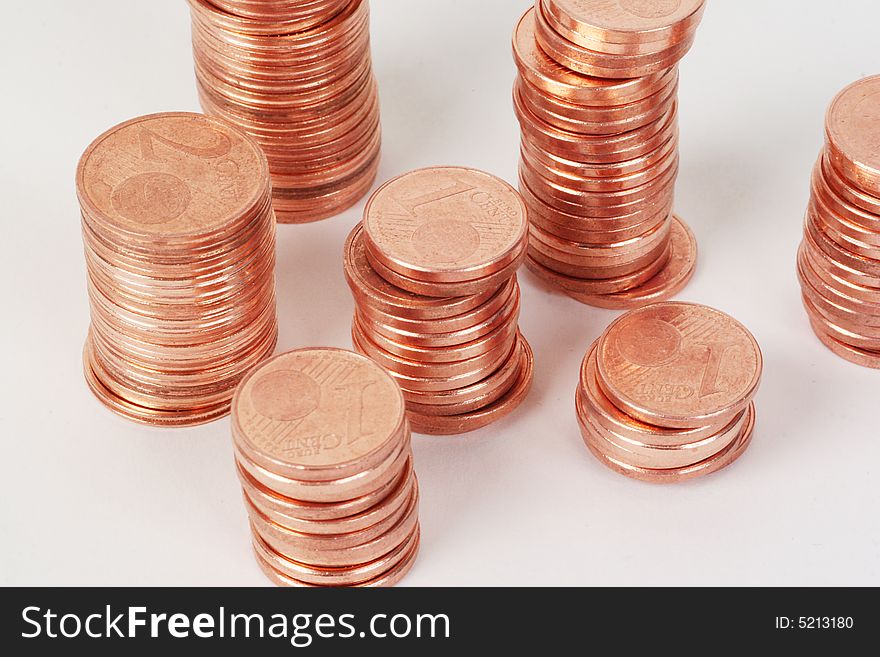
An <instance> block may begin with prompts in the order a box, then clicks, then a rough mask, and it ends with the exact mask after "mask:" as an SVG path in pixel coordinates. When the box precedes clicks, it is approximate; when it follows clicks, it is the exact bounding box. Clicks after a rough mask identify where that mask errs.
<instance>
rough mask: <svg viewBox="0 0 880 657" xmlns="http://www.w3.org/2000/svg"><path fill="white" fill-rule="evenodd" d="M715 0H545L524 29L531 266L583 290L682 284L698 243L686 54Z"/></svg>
mask: <svg viewBox="0 0 880 657" xmlns="http://www.w3.org/2000/svg"><path fill="white" fill-rule="evenodd" d="M703 8H704V0H681V1H680V2H679V1H677V0H676V1H666V0H620V1H618V2H583V1H581V0H538V2H537V3H536V5H535V7H533V8H532V9H529V10H528V11H527V12H526V14H525V15H524V16H523V17H522V19H521V20H520V22H519V24H518V25H517V28H516V30H515V32H514V36H513V51H514V57H515V59H516V64H517V68H518V70H519V76H518V78H517V81H516V85H515V89H514V106H515V109H516V114H517V117H518V119H519V122H520V126H521V130H522V144H521V160H520V191H521V192H522V194H523V197H524V198H525V201H526V203H527V205H528V207H529V220H530V221H531V224H532V230H531V232H530V242H531V244H530V248H529V257H528V259H527V261H526V264H527V266H528V267H529V269H530V270H532V271H533V272H534V273H535V274H536V275H538V276H539V277H541V278H542V279H544V280H545V281H546V282H548V283H550V284H551V285H553V286H555V287H558V288H560V289H561V290H563V291H564V292H565V293H566V294H568V295H569V296H571V297H573V298H575V299H577V300H578V301H581V302H582V303H586V304H590V305H593V306H599V307H603V308H612V309H626V308H634V307H637V306H640V305H644V304H645V303H648V302H652V301H660V300H663V299H666V298H669V297H671V296H673V295H675V294H677V293H678V292H679V291H680V290H681V289H682V288H683V287H684V286H685V285H686V284H687V282H688V281H689V280H690V278H691V276H692V275H693V272H694V269H695V266H696V258H697V247H696V240H695V238H694V236H693V234H692V233H691V231H690V229H689V228H688V226H687V225H686V224H685V223H684V222H683V221H682V220H681V219H680V218H678V217H676V216H674V215H673V214H672V205H673V194H674V188H675V180H676V177H677V175H678V164H679V156H678V121H677V116H678V113H677V91H678V66H677V64H678V61H679V60H680V59H681V58H682V57H683V56H684V55H685V54H686V53H687V51H688V50H689V49H690V47H691V45H692V43H693V40H694V36H695V32H696V29H697V26H698V24H699V22H700V18H701V17H702V13H703Z"/></svg>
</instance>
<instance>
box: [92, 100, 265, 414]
mask: <svg viewBox="0 0 880 657" xmlns="http://www.w3.org/2000/svg"><path fill="white" fill-rule="evenodd" d="M76 186H77V195H78V197H79V202H80V206H81V209H82V229H83V242H84V244H85V255H86V266H87V273H88V290H89V302H90V305H91V319H92V325H91V329H90V331H89V337H88V340H87V342H86V348H85V375H86V379H87V381H88V384H89V386H90V387H91V389H92V391H93V392H94V393H95V394H96V395H97V396H98V397H99V399H100V400H101V401H102V402H104V403H105V404H106V405H107V406H109V407H110V408H111V409H112V410H114V411H116V412H117V413H119V414H121V415H123V416H125V417H128V418H130V419H133V420H137V421H141V422H146V423H150V424H161V425H185V424H195V423H198V422H205V421H208V420H211V419H214V418H216V417H219V416H221V415H224V414H226V413H227V412H228V410H229V402H230V399H231V398H232V393H233V390H234V388H235V386H236V385H237V384H238V382H239V381H240V380H241V378H242V377H243V376H244V374H245V373H246V372H247V371H248V370H249V369H250V368H251V367H253V366H254V365H256V364H257V363H259V362H260V361H262V360H263V359H264V358H266V357H267V356H269V355H270V354H271V353H272V351H273V350H274V347H275V340H276V335H277V320H276V309H275V272H274V267H275V217H274V215H273V213H272V204H271V189H270V185H269V173H268V168H267V164H266V159H265V157H264V156H263V154H262V152H261V151H260V149H259V146H257V144H255V143H254V142H253V141H252V140H251V139H250V138H248V137H247V136H245V135H244V134H242V133H240V132H239V131H237V130H235V129H233V128H232V127H231V126H229V125H227V124H225V123H224V122H222V121H219V120H217V119H212V118H209V117H206V116H203V115H199V114H186V113H168V114H156V115H152V116H145V117H142V118H139V119H134V120H132V121H128V122H127V123H123V124H121V125H119V126H116V127H115V128H112V129H111V130H109V131H107V132H106V133H104V134H103V135H102V136H100V137H99V138H98V139H96V140H95V141H94V142H93V143H92V145H91V146H89V148H88V149H87V150H86V152H85V154H84V155H83V156H82V159H81V160H80V163H79V167H78V169H77V176H76Z"/></svg>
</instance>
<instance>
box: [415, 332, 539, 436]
mask: <svg viewBox="0 0 880 657" xmlns="http://www.w3.org/2000/svg"><path fill="white" fill-rule="evenodd" d="M520 345H521V350H520V353H521V356H520V359H519V368H518V376H517V378H516V380H515V382H514V383H513V385H512V386H511V387H510V388H509V389H508V390H507V392H506V393H505V394H504V395H503V396H502V397H500V398H499V399H497V400H495V401H493V402H492V403H491V404H489V405H488V406H483V407H482V408H480V409H479V410H475V411H470V412H465V413H460V414H457V415H422V414H421V413H419V412H418V411H417V410H415V409H414V408H413V407H412V406H410V409H409V411H408V415H409V418H410V423H411V424H412V426H413V431H416V432H417V433H422V434H429V435H431V434H433V435H442V436H451V435H456V434H461V433H467V432H470V431H476V430H477V429H480V428H483V427H486V426H488V425H490V424H492V423H494V422H497V421H498V420H500V419H501V418H503V417H506V416H507V415H509V414H510V413H512V412H513V411H514V410H516V408H517V407H519V405H520V404H522V402H523V400H524V399H525V398H526V396H527V395H528V392H529V390H530V389H531V385H532V379H533V369H534V357H533V355H532V350H531V347H530V346H529V344H528V342H526V341H525V339H521V340H520Z"/></svg>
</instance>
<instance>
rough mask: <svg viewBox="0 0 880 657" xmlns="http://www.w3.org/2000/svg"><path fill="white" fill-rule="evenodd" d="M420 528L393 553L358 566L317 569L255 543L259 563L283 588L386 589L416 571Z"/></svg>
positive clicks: (269, 576) (258, 542)
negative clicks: (414, 569)
mask: <svg viewBox="0 0 880 657" xmlns="http://www.w3.org/2000/svg"><path fill="white" fill-rule="evenodd" d="M419 539H420V534H419V527H418V525H416V528H415V530H414V531H413V533H412V534H411V535H410V537H409V538H408V539H407V540H406V542H405V543H402V544H401V545H400V546H398V547H397V548H395V549H394V550H393V551H392V552H390V553H389V554H387V555H385V556H383V557H380V558H379V559H377V560H375V561H372V562H370V563H368V564H362V565H359V566H354V567H348V568H346V567H339V568H332V567H324V568H320V567H315V566H305V565H303V564H297V563H296V562H294V561H291V560H289V559H286V558H285V557H283V556H282V555H280V554H278V553H277V552H275V551H273V550H272V548H271V547H269V546H268V545H266V543H265V542H262V541H260V540H259V539H256V540H255V543H254V545H255V553H256V558H257V564H258V565H259V566H260V568H261V569H262V570H263V572H264V573H265V574H266V576H267V577H268V578H269V579H270V580H271V581H272V582H274V583H275V584H278V585H279V586H295V587H309V586H357V587H386V586H393V585H394V584H397V583H398V582H399V581H400V580H401V579H403V578H404V577H405V576H406V574H407V573H408V572H409V570H410V568H412V565H413V563H414V562H415V559H416V556H417V555H418V551H419Z"/></svg>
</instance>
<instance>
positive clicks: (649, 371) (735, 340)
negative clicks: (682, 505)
mask: <svg viewBox="0 0 880 657" xmlns="http://www.w3.org/2000/svg"><path fill="white" fill-rule="evenodd" d="M761 371H762V358H761V350H760V348H759V347H758V343H757V342H756V341H755V339H754V337H752V334H751V333H749V331H748V330H747V329H746V328H745V327H744V326H742V324H740V323H739V322H737V321H736V320H734V319H733V318H731V317H729V316H727V315H725V314H724V313H722V312H719V311H717V310H713V309H712V308H707V307H706V306H700V305H696V304H686V303H672V302H666V303H658V304H652V305H648V306H644V307H643V308H641V309H638V310H634V311H631V312H630V313H628V314H626V315H624V316H622V317H621V318H619V319H618V320H617V321H615V322H614V323H613V324H611V326H610V327H609V328H608V330H607V331H606V332H605V333H604V335H602V337H601V338H600V339H599V340H598V341H597V342H596V343H595V344H594V345H593V346H592V347H591V348H590V351H589V353H588V354H587V356H586V358H585V359H584V362H583V365H582V367H581V375H580V383H579V385H578V390H577V395H576V404H575V406H576V409H577V416H578V421H579V422H580V426H581V433H582V434H583V438H584V442H585V443H586V444H587V447H589V449H590V451H592V452H593V454H594V455H595V456H596V457H597V458H598V459H599V460H600V461H601V462H603V463H604V464H605V465H607V466H608V467H610V468H611V469H612V470H615V471H617V472H619V473H621V474H624V475H626V476H628V477H633V478H635V479H641V480H643V481H648V482H657V483H664V482H677V481H683V480H686V479H691V478H693V477H699V476H702V475H706V474H709V473H712V472H715V471H717V470H720V469H721V468H723V467H725V466H727V465H729V464H731V463H732V462H733V461H735V460H736V459H737V458H739V457H740V455H742V453H743V452H744V451H745V450H746V448H747V447H748V446H749V443H750V442H751V439H752V432H753V429H754V426H755V406H754V403H753V401H752V399H753V397H754V395H755V393H756V391H757V389H758V385H759V383H760V380H761Z"/></svg>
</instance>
